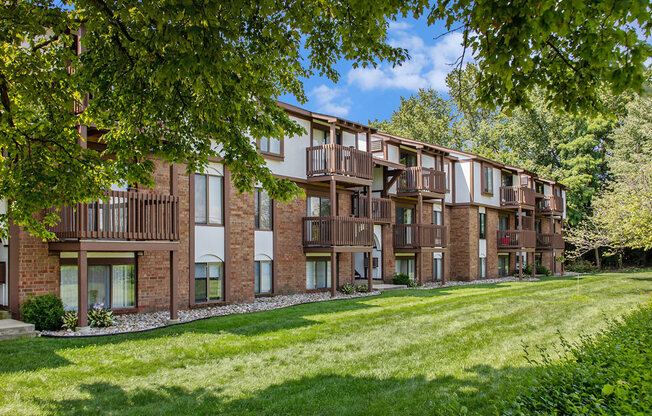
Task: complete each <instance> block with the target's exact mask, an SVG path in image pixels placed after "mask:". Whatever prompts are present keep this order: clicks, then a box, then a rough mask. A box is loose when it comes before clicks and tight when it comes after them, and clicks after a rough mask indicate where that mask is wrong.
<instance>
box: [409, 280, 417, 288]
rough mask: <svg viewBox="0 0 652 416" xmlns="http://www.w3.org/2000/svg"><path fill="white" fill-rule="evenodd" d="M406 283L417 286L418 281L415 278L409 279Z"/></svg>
mask: <svg viewBox="0 0 652 416" xmlns="http://www.w3.org/2000/svg"><path fill="white" fill-rule="evenodd" d="M407 285H408V287H419V281H418V280H417V279H410V280H408V283H407Z"/></svg>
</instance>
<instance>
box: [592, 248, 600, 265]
mask: <svg viewBox="0 0 652 416" xmlns="http://www.w3.org/2000/svg"><path fill="white" fill-rule="evenodd" d="M593 250H594V251H595V265H596V267H597V268H598V270H602V265H601V264H600V250H598V248H597V247H596V248H594V249H593Z"/></svg>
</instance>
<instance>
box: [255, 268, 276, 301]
mask: <svg viewBox="0 0 652 416" xmlns="http://www.w3.org/2000/svg"><path fill="white" fill-rule="evenodd" d="M272 270H273V269H272V262H271V261H256V262H254V274H255V278H254V293H255V294H260V293H272V290H273V287H272V276H273V271H272Z"/></svg>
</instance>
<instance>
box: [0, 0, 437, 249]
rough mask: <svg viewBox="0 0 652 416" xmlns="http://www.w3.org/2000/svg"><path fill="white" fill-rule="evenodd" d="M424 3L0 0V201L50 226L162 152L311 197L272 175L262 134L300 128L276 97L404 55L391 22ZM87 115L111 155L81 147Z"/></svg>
mask: <svg viewBox="0 0 652 416" xmlns="http://www.w3.org/2000/svg"><path fill="white" fill-rule="evenodd" d="M421 3H424V4H425V2H422V1H420V0H413V1H408V2H404V1H399V0H384V1H382V2H360V3H356V4H355V6H353V5H350V4H349V3H348V2H344V3H343V2H338V1H325V2H318V3H310V4H306V3H305V2H298V1H293V2H259V1H246V0H240V1H232V2H210V3H201V4H200V3H196V2H192V1H183V2H179V1H176V0H163V1H144V2H142V1H136V0H120V1H115V2H105V1H101V0H100V1H97V0H79V1H75V2H71V1H64V2H54V1H44V2H41V1H29V0H20V1H15V2H9V3H7V4H4V5H3V6H2V8H0V33H1V35H0V42H1V43H0V45H1V48H0V96H1V98H2V100H1V101H0V104H1V105H0V150H1V151H0V154H5V152H6V154H8V155H9V156H8V157H5V156H2V157H1V159H0V162H1V163H0V198H2V199H5V200H9V201H12V202H11V204H10V206H9V212H8V214H7V215H8V217H9V218H11V219H13V220H14V222H16V223H18V224H19V225H22V226H25V227H27V228H28V229H29V230H30V231H32V232H33V233H35V234H37V235H39V236H41V237H51V234H50V233H48V232H47V231H46V228H45V225H46V224H51V223H53V222H56V220H57V218H56V216H55V215H50V216H48V217H47V218H46V219H45V220H41V219H40V218H39V217H38V216H37V217H34V215H35V214H38V213H40V212H41V211H42V210H43V209H46V208H50V207H57V206H60V205H62V204H70V203H74V202H80V201H81V202H83V201H88V200H91V199H97V198H98V197H100V196H101V195H102V193H103V191H104V190H106V189H107V188H108V187H109V186H110V185H111V184H112V183H114V182H116V181H124V182H126V183H129V184H131V183H139V184H143V185H148V186H150V185H152V184H153V179H152V172H153V168H154V164H153V162H152V161H151V159H152V158H158V159H161V160H163V161H165V162H172V163H180V164H184V165H185V166H186V168H187V170H188V172H195V171H202V170H203V167H205V166H206V164H207V163H208V160H209V159H210V158H214V157H217V156H218V150H219V156H221V157H222V160H223V162H224V164H225V165H226V166H227V167H228V168H229V169H230V171H231V172H232V180H233V183H234V185H235V186H236V188H237V189H238V190H240V191H248V192H251V191H252V190H253V186H254V184H255V183H260V184H261V185H262V186H263V187H264V188H265V189H266V190H267V191H268V192H269V194H270V196H271V197H272V198H274V199H277V200H282V201H287V200H289V199H291V198H293V197H295V196H297V195H301V194H302V193H303V191H302V190H301V189H300V188H299V187H298V186H297V185H296V184H294V183H293V182H291V181H289V180H285V179H278V178H275V177H274V176H272V174H271V171H270V170H269V169H268V168H267V167H266V165H265V163H264V159H263V158H262V157H261V156H260V155H259V154H258V153H257V152H256V149H255V147H254V145H253V141H252V139H258V138H261V137H275V138H283V137H288V136H292V135H294V134H297V133H300V132H301V131H302V128H301V127H300V126H299V125H298V124H296V123H294V122H292V121H291V120H290V118H289V117H288V115H287V114H286V113H285V112H284V111H283V110H282V109H281V108H280V107H279V106H278V104H277V102H276V100H275V99H276V98H277V97H280V96H282V95H284V94H289V95H293V96H294V97H296V98H297V100H298V101H299V102H305V101H306V96H305V91H304V88H303V82H302V79H304V78H306V77H309V76H311V75H315V74H319V75H324V76H326V77H328V78H329V79H330V80H332V81H337V80H338V79H339V77H340V74H339V72H338V70H337V69H336V68H335V63H336V62H337V61H338V60H341V59H344V60H347V61H348V62H350V63H351V65H352V66H353V67H358V66H363V67H365V66H370V65H371V66H374V65H376V64H377V63H378V62H380V61H387V62H389V63H391V64H400V63H402V62H403V61H404V60H405V59H406V58H407V56H408V55H407V51H406V50H404V49H402V48H397V47H393V46H391V45H390V44H389V43H388V39H387V27H388V20H390V19H395V18H396V16H397V15H399V16H407V14H408V13H413V12H415V10H421V9H422V8H423V5H422V4H421ZM82 23H83V26H84V28H83V30H84V32H85V34H84V36H83V37H82V39H81V45H82V47H83V48H84V49H85V52H84V53H81V54H79V55H78V54H77V53H76V47H75V39H74V34H76V33H77V32H78V30H79V29H80V28H81V27H82ZM69 69H70V70H69ZM87 92H91V93H92V98H91V99H90V100H88V107H87V108H86V109H85V111H84V112H83V114H77V113H76V112H75V111H73V105H74V103H75V101H77V102H81V101H84V99H85V95H86V93H87ZM78 124H82V125H88V126H90V125H93V126H95V127H96V130H97V131H102V132H105V133H104V134H103V136H102V138H101V141H102V143H104V144H106V146H107V147H106V150H105V151H104V153H103V155H105V156H108V155H111V158H110V159H109V158H107V157H105V158H102V157H101V156H102V155H100V154H98V153H96V152H94V151H91V150H86V149H82V148H81V147H80V146H78V140H79V139H80V135H79V133H78V130H77V125H78ZM161 138H164V139H165V140H161ZM5 219H6V218H0V223H2V222H5V221H4V220H5ZM3 232H4V233H6V227H3Z"/></svg>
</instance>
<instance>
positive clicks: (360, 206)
mask: <svg viewBox="0 0 652 416" xmlns="http://www.w3.org/2000/svg"><path fill="white" fill-rule="evenodd" d="M368 204H369V197H366V196H361V195H359V196H354V197H353V216H355V217H356V218H369V213H368V211H369V209H368V208H367V207H368V206H369V205H368ZM371 212H372V213H373V220H374V222H375V223H389V222H391V221H392V200H391V199H389V198H378V197H373V198H371Z"/></svg>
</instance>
